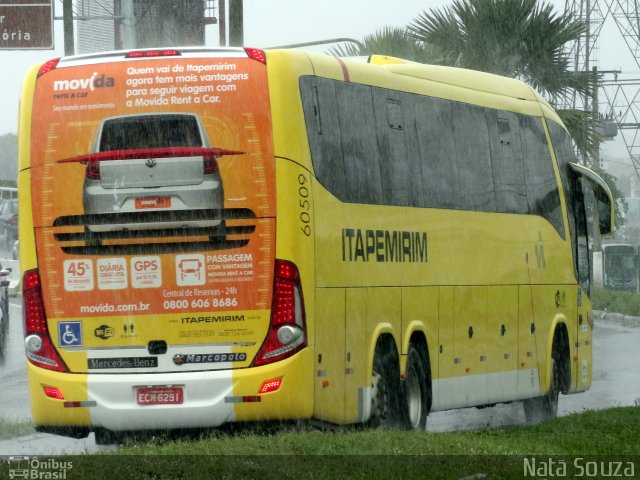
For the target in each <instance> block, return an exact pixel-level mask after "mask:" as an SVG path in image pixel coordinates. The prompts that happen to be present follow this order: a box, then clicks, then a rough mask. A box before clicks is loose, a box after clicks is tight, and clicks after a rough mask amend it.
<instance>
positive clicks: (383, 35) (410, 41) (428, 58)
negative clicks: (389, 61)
mask: <svg viewBox="0 0 640 480" xmlns="http://www.w3.org/2000/svg"><path fill="white" fill-rule="evenodd" d="M361 43H362V46H358V45H355V44H352V43H349V44H343V45H338V46H336V47H332V48H330V49H329V53H330V54H331V55H335V56H338V57H352V56H365V55H372V54H379V55H388V56H390V57H399V58H404V59H406V60H411V61H414V62H421V63H441V62H442V55H441V53H440V52H439V51H438V49H437V48H435V47H433V46H431V45H427V44H425V43H424V42H422V41H420V40H417V39H415V38H414V37H413V36H412V35H410V33H409V32H408V30H406V29H404V28H398V27H389V26H387V27H383V28H381V29H380V30H378V31H376V32H375V33H372V34H371V35H367V36H366V37H364V38H363V39H362V42H361Z"/></svg>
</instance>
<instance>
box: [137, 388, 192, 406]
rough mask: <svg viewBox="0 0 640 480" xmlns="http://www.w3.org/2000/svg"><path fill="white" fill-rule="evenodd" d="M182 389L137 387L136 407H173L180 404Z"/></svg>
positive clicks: (182, 398)
mask: <svg viewBox="0 0 640 480" xmlns="http://www.w3.org/2000/svg"><path fill="white" fill-rule="evenodd" d="M183 400H184V396H183V394H182V387H137V388H136V401H137V402H138V405H175V404H179V403H182V402H183Z"/></svg>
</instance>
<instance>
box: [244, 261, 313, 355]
mask: <svg viewBox="0 0 640 480" xmlns="http://www.w3.org/2000/svg"><path fill="white" fill-rule="evenodd" d="M274 270H275V272H274V277H273V295H272V303H271V322H270V324H269V331H268V332H267V338H266V339H265V341H264V343H263V344H262V347H261V348H260V351H259V352H258V355H257V356H256V358H255V359H254V361H253V365H254V366H259V365H266V364H268V363H273V362H277V361H279V360H284V359H285V358H288V357H290V356H292V355H293V354H294V353H296V352H299V351H300V350H302V349H303V348H305V347H306V346H307V326H306V321H305V313H304V301H303V298H302V285H301V281H300V274H299V272H298V267H296V265H295V264H294V263H292V262H289V261H286V260H278V259H276V261H275V266H274Z"/></svg>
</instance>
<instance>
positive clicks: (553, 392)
mask: <svg viewBox="0 0 640 480" xmlns="http://www.w3.org/2000/svg"><path fill="white" fill-rule="evenodd" d="M554 351H555V349H554ZM560 363H561V361H560V359H559V358H554V357H552V358H551V387H550V388H549V391H548V392H547V393H546V395H543V396H541V397H536V398H529V399H527V400H525V401H524V402H523V406H524V415H525V418H526V419H527V423H539V422H544V421H546V420H551V419H554V418H556V416H557V415H558V397H559V395H560V390H561V385H560V379H561V376H560Z"/></svg>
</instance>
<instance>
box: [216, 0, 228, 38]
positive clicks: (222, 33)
mask: <svg viewBox="0 0 640 480" xmlns="http://www.w3.org/2000/svg"><path fill="white" fill-rule="evenodd" d="M226 3H227V0H218V17H219V18H218V26H219V29H218V32H219V38H220V46H221V47H226V46H227V9H226V5H225V4H226Z"/></svg>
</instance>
